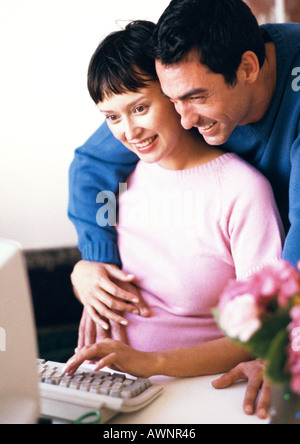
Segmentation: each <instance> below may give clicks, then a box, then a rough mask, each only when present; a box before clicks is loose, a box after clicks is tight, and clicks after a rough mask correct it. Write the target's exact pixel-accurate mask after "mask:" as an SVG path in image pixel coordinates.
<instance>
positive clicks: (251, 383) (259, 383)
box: [213, 359, 271, 419]
mask: <svg viewBox="0 0 300 444" xmlns="http://www.w3.org/2000/svg"><path fill="white" fill-rule="evenodd" d="M264 371H265V364H264V362H263V361H261V360H260V359H258V360H256V361H251V362H243V363H241V364H239V365H238V366H237V367H235V368H234V369H233V370H231V371H230V372H229V373H226V374H225V375H224V376H222V377H221V378H219V379H217V380H216V381H214V382H213V387H214V388H216V389H225V388H228V387H230V386H232V385H233V384H234V383H236V382H238V381H240V380H243V379H246V380H248V387H247V391H246V396H245V400H244V411H245V413H246V414H247V415H254V413H255V411H256V414H257V416H258V417H259V418H260V419H267V417H268V412H269V409H270V405H271V385H270V383H269V382H268V381H266V380H264ZM256 403H257V406H256Z"/></svg>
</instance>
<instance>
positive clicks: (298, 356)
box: [287, 306, 300, 395]
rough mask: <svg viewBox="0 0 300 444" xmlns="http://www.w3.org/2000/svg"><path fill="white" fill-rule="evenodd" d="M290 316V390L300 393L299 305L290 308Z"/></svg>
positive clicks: (288, 364)
mask: <svg viewBox="0 0 300 444" xmlns="http://www.w3.org/2000/svg"><path fill="white" fill-rule="evenodd" d="M291 318H292V322H291V323H290V325H289V327H288V328H289V332H290V346H289V347H288V363H287V366H288V370H289V372H290V373H291V375H292V390H293V391H294V392H295V393H297V394H298V395H300V306H296V307H294V308H293V309H292V310H291Z"/></svg>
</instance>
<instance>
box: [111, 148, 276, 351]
mask: <svg viewBox="0 0 300 444" xmlns="http://www.w3.org/2000/svg"><path fill="white" fill-rule="evenodd" d="M117 231H118V239H119V251H120V254H121V260H122V262H123V267H124V270H125V271H126V272H128V273H130V274H134V275H135V276H137V281H136V283H137V285H138V287H139V289H140V291H141V294H142V296H143V298H144V300H145V302H146V303H147V304H148V305H149V307H150V308H151V317H150V318H142V317H140V316H137V315H132V314H128V315H127V318H128V320H129V326H128V327H127V337H128V344H130V345H131V346H132V347H134V348H136V349H137V350H142V351H155V350H165V349H171V348H176V347H186V346H193V345H197V344H201V343H203V342H206V341H212V340H214V339H218V338H221V337H222V333H221V332H220V330H219V329H218V327H217V325H216V323H215V321H214V318H213V316H212V309H213V308H214V307H216V306H217V304H218V300H219V295H220V293H221V291H222V289H223V288H224V285H225V284H226V283H227V281H228V280H229V279H232V278H237V279H246V278H247V277H249V276H251V275H252V274H253V273H254V272H255V271H257V270H258V269H260V268H261V267H263V266H264V265H266V264H268V263H270V262H273V261H275V260H278V259H280V258H281V253H282V241H283V230H282V224H281V221H280V217H279V214H278V211H277V208H276V204H275V201H274V197H273V192H272V190H271V187H270V185H269V183H268V182H267V180H266V179H265V178H264V177H263V176H262V175H261V174H260V173H258V172H257V171H256V170H255V169H253V168H252V167H251V166H249V165H247V164H246V163H245V162H244V161H242V160H241V159H240V158H238V157H237V156H236V155H234V154H224V155H223V156H221V157H219V158H217V159H215V160H213V161H211V162H209V163H207V164H205V165H202V166H199V167H196V168H192V169H189V170H183V171H173V170H165V169H162V168H160V167H159V166H158V165H149V164H146V163H143V162H139V164H138V166H137V168H136V170H135V171H134V172H133V174H132V175H131V176H130V177H129V179H128V190H127V191H126V192H124V193H122V194H121V196H120V212H119V225H118V227H117Z"/></svg>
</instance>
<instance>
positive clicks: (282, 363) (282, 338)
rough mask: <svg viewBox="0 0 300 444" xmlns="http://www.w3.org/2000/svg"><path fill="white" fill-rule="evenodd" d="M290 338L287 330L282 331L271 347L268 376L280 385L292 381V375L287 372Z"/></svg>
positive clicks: (268, 357) (268, 358)
mask: <svg viewBox="0 0 300 444" xmlns="http://www.w3.org/2000/svg"><path fill="white" fill-rule="evenodd" d="M289 342H290V337H289V332H288V330H287V329H285V330H281V331H280V332H279V333H278V334H277V336H276V337H275V339H274V340H273V341H272V344H271V346H270V349H269V352H268V356H267V358H266V361H267V376H268V378H269V379H270V380H271V381H273V382H275V383H278V384H286V383H289V382H290V380H291V375H290V374H289V373H287V372H286V371H285V368H286V362H287V359H288V356H287V346H288V345H289Z"/></svg>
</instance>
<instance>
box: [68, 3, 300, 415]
mask: <svg viewBox="0 0 300 444" xmlns="http://www.w3.org/2000/svg"><path fill="white" fill-rule="evenodd" d="M154 37H155V44H156V56H157V64H156V67H157V72H158V76H159V79H160V82H161V88H162V91H163V93H164V94H165V95H166V96H167V97H168V98H169V99H170V100H171V101H172V102H173V103H174V105H175V107H176V110H177V111H178V113H179V114H180V115H181V119H182V120H181V122H182V125H183V127H184V128H185V129H191V128H193V127H196V128H197V129H198V131H199V133H200V134H201V135H202V136H203V137H204V138H205V140H206V141H207V142H208V143H209V144H211V145H222V149H223V150H227V151H233V152H236V153H237V154H239V155H240V156H241V157H243V158H244V159H246V160H247V161H248V162H250V163H252V164H253V165H254V166H255V167H256V168H258V169H259V170H260V171H261V172H262V173H263V174H265V176H266V177H267V178H268V179H269V181H270V182H271V184H272V186H273V190H274V194H275V197H276V200H277V204H278V207H279V210H280V213H281V216H282V219H283V223H284V226H285V230H286V233H287V238H286V243H285V247H284V253H283V258H284V259H286V260H289V261H290V262H291V263H292V264H294V265H296V263H297V262H298V260H299V259H300V198H299V185H298V180H299V178H300V25H298V24H284V25H265V26H263V27H262V28H259V26H258V24H257V21H256V19H255V17H254V16H253V14H252V13H251V11H250V9H249V8H248V6H247V5H246V4H245V3H244V2H243V1H242V0H173V1H172V2H171V3H170V5H169V7H168V8H167V9H166V11H165V12H164V14H163V15H162V17H161V19H160V20H159V23H158V25H157V30H156V33H155V36H154ZM136 162H137V159H136V158H135V156H134V155H132V154H131V153H128V152H127V151H126V150H125V149H124V148H123V147H122V146H121V145H120V144H119V143H118V142H117V141H116V140H114V139H113V137H112V135H111V134H110V132H109V130H108V129H107V126H106V125H104V126H102V127H101V128H100V129H99V130H98V131H97V132H96V133H95V134H94V135H93V136H92V138H91V139H90V140H89V141H88V142H87V143H86V144H85V145H84V146H83V147H82V148H80V149H79V150H77V152H76V155H75V159H74V162H73V164H72V166H71V170H70V205H69V215H70V218H71V219H72V221H73V222H74V224H75V226H76V228H77V231H78V235H79V248H80V250H81V252H82V256H83V259H84V260H85V261H90V262H93V263H102V264H103V263H105V264H110V267H111V266H112V265H111V264H114V266H116V267H120V266H121V261H120V258H119V255H118V250H117V244H116V234H115V231H114V228H113V227H110V226H106V227H104V228H102V229H100V228H99V226H97V223H96V214H97V212H98V210H99V205H97V203H96V197H97V195H98V193H99V192H100V191H103V190H108V191H111V192H114V193H117V190H118V187H119V183H121V182H124V181H125V180H126V179H127V177H128V175H129V174H130V173H131V172H132V170H133V169H134V167H135V165H136ZM91 178H92V180H91ZM92 183H93V185H91V184H92ZM237 186H238V184H237ZM249 186H251V184H249ZM101 203H104V202H103V201H102V202H101ZM249 241H250V242H251V239H249ZM80 266H84V264H83V265H80ZM101 270H102V272H101V273H100V274H99V279H101V280H102V281H103V282H105V285H101V287H102V289H105V291H106V292H107V293H110V294H111V295H113V296H119V297H120V298H122V295H121V294H120V293H119V292H118V291H117V290H116V288H115V287H114V288H113V289H112V290H111V289H110V288H109V285H108V284H107V278H108V277H109V274H110V273H111V270H108V269H106V268H101ZM103 270H104V272H103ZM114 273H115V271H113V273H112V274H114ZM114 277H117V276H116V275H115V274H114ZM118 278H119V279H120V280H121V281H126V279H127V278H126V276H121V274H119V275H118ZM129 282H130V277H128V279H127V282H126V285H127V287H126V289H127V293H126V295H125V294H124V298H125V297H127V298H128V294H129V293H133V290H132V288H131V287H130V285H129ZM73 283H74V287H75V290H76V291H81V289H83V288H84V287H85V282H79V280H78V279H76V270H75V272H74V276H73ZM128 285H129V286H128ZM99 286H100V284H99ZM82 291H84V290H82ZM95 297H96V298H97V297H98V296H97V295H95ZM131 300H133V299H131ZM114 308H117V307H116V306H115V307H114ZM142 308H143V307H142ZM102 314H104V312H102ZM83 319H84V322H83V325H84V329H85V330H88V327H87V326H88V325H90V323H89V321H88V316H87V315H86V314H85V315H84V317H83ZM114 321H116V322H118V318H116V319H114ZM85 333H86V332H85ZM262 370H263V363H261V362H260V361H255V362H252V363H245V364H242V365H240V366H239V367H238V368H237V369H233V371H232V372H230V373H229V374H228V375H226V376H225V377H224V378H222V379H221V380H219V381H217V382H215V386H216V387H217V388H222V387H225V386H228V385H230V384H232V383H233V382H234V381H236V380H238V379H241V378H245V379H249V385H248V390H247V394H246V399H245V405H244V408H245V411H246V413H250V414H251V413H253V412H254V405H255V400H256V398H257V395H258V392H259V389H260V387H261V385H262ZM262 387H263V389H262V392H261V395H260V397H259V402H258V407H257V411H258V415H259V416H260V417H265V416H266V412H267V409H268V405H269V402H270V388H269V386H268V384H267V383H264V384H263V386H262Z"/></svg>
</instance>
